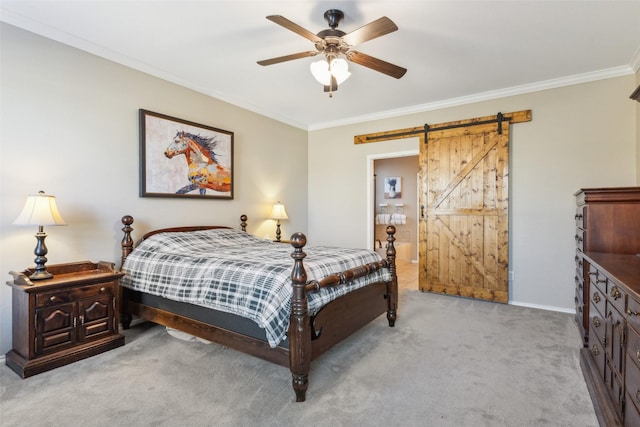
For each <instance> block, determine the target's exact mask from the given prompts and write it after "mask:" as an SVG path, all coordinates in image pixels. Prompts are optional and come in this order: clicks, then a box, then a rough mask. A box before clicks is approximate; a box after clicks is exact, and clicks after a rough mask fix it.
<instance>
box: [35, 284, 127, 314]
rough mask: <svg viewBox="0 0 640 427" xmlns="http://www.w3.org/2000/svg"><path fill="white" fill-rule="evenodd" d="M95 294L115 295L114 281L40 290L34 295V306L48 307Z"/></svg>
mask: <svg viewBox="0 0 640 427" xmlns="http://www.w3.org/2000/svg"><path fill="white" fill-rule="evenodd" d="M97 295H109V296H113V295H115V282H107V283H99V284H96V285H89V286H82V287H78V288H69V289H62V290H56V291H49V292H42V293H40V294H38V295H36V308H42V307H50V306H54V305H57V304H61V303H68V302H73V301H78V300H80V299H82V298H88V297H94V296H97Z"/></svg>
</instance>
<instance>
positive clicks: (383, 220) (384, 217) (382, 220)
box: [376, 214, 390, 224]
mask: <svg viewBox="0 0 640 427" xmlns="http://www.w3.org/2000/svg"><path fill="white" fill-rule="evenodd" d="M389 220H390V215H389V214H378V215H376V224H389Z"/></svg>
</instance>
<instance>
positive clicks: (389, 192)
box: [384, 176, 402, 199]
mask: <svg viewBox="0 0 640 427" xmlns="http://www.w3.org/2000/svg"><path fill="white" fill-rule="evenodd" d="M384 198H385V199H400V198H402V177H400V176H389V177H386V178H385V179H384Z"/></svg>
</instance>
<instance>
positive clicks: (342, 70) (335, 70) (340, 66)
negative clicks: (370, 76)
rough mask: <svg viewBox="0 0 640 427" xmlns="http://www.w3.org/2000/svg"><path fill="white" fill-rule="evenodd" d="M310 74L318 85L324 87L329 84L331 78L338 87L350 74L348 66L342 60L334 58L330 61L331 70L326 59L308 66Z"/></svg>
mask: <svg viewBox="0 0 640 427" xmlns="http://www.w3.org/2000/svg"><path fill="white" fill-rule="evenodd" d="M309 69H310V70H311V74H312V75H313V77H314V78H315V79H316V81H317V82H318V83H320V84H321V85H324V86H329V85H330V84H331V76H332V75H333V77H335V79H336V82H337V83H338V84H339V85H340V84H342V83H343V82H345V81H346V80H347V79H348V78H349V76H351V73H350V72H349V65H348V64H347V61H346V60H345V59H343V58H334V59H332V60H331V68H329V63H328V62H327V60H326V59H321V60H319V61H314V62H312V63H311V65H310V66H309Z"/></svg>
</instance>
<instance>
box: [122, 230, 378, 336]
mask: <svg viewBox="0 0 640 427" xmlns="http://www.w3.org/2000/svg"><path fill="white" fill-rule="evenodd" d="M292 251H293V248H292V247H291V246H290V245H286V244H282V243H273V242H271V241H267V240H261V239H258V238H257V237H255V236H252V235H250V234H247V233H245V232H242V231H239V230H235V229H214V230H203V231H193V232H185V233H160V234H156V235H154V236H151V237H150V238H148V239H146V240H144V241H143V242H142V243H140V245H138V246H137V247H136V248H135V249H134V250H133V252H131V254H129V256H127V259H126V261H125V263H124V265H123V267H122V270H123V272H124V273H126V274H125V276H124V277H123V278H122V281H121V284H122V286H125V287H128V288H131V289H135V290H138V291H142V292H146V293H149V294H153V295H159V296H162V297H164V298H167V299H171V300H176V301H182V302H188V303H191V304H197V305H200V306H205V307H210V308H214V309H216V310H221V311H225V312H229V313H233V314H237V315H240V316H243V317H247V318H249V319H251V320H253V321H254V322H256V323H257V324H258V326H260V327H261V328H264V329H265V332H266V337H267V340H268V342H269V345H270V346H271V347H276V346H277V345H278V344H279V343H280V342H281V341H282V340H283V339H284V338H285V336H286V333H287V331H288V330H289V314H290V312H291V294H292V287H291V270H292V269H293V259H292V258H291V253H292ZM304 251H305V253H306V254H307V257H306V258H305V259H304V266H305V270H306V272H307V278H308V280H314V279H315V280H318V279H321V278H323V277H326V276H328V275H330V274H332V273H338V272H342V271H345V270H348V269H350V268H353V267H357V266H359V265H363V264H368V263H370V262H375V261H378V260H380V259H381V258H380V256H379V255H378V254H377V253H376V252H373V251H369V250H364V249H346V248H335V247H326V246H315V247H313V246H309V247H305V248H304ZM390 279H391V275H390V273H389V270H388V269H386V268H384V269H380V270H378V271H377V272H375V273H373V274H370V275H369V276H367V277H362V278H359V279H357V280H355V281H353V282H351V283H348V284H345V285H340V286H335V287H332V288H325V289H321V290H320V291H319V292H311V293H309V294H308V296H307V297H308V301H309V311H310V313H311V314H312V315H313V314H315V313H317V312H318V311H319V310H320V308H322V306H323V305H325V304H327V303H328V302H330V301H332V300H334V299H336V298H338V297H340V296H342V295H344V294H346V293H348V292H350V291H352V290H355V289H358V288H360V287H363V286H366V285H368V284H371V283H374V282H378V281H382V280H384V281H388V280H390Z"/></svg>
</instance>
